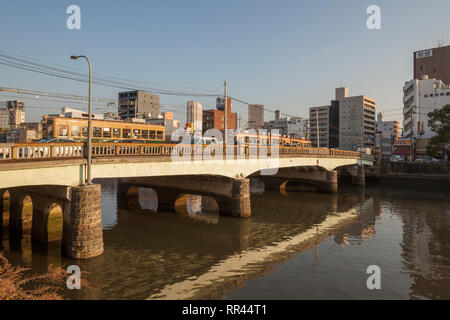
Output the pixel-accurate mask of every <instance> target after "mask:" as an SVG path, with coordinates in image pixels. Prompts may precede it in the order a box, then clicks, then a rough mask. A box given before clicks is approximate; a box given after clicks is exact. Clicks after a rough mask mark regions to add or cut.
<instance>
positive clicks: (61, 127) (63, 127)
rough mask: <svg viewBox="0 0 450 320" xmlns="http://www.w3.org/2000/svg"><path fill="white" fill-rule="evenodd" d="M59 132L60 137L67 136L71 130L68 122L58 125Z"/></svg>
mask: <svg viewBox="0 0 450 320" xmlns="http://www.w3.org/2000/svg"><path fill="white" fill-rule="evenodd" d="M58 134H59V136H60V137H67V135H68V134H69V130H68V129H67V124H60V125H59V126H58Z"/></svg>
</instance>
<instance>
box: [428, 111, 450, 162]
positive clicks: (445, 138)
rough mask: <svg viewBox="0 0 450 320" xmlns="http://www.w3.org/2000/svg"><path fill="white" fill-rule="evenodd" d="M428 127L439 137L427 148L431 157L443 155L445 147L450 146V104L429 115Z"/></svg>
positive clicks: (432, 140) (432, 139) (434, 138)
mask: <svg viewBox="0 0 450 320" xmlns="http://www.w3.org/2000/svg"><path fill="white" fill-rule="evenodd" d="M428 118H429V120H428V126H429V127H430V128H431V130H432V131H433V132H435V133H436V134H437V135H436V136H434V137H433V138H431V141H430V143H429V144H428V146H427V151H428V154H429V155H430V156H437V155H439V154H442V151H443V150H444V146H445V145H450V104H447V105H446V106H444V107H443V108H441V109H437V110H434V111H432V112H429V113H428Z"/></svg>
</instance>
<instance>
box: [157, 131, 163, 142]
mask: <svg viewBox="0 0 450 320" xmlns="http://www.w3.org/2000/svg"><path fill="white" fill-rule="evenodd" d="M156 138H157V139H158V140H162V139H164V137H163V132H162V131H158V132H157V136H156Z"/></svg>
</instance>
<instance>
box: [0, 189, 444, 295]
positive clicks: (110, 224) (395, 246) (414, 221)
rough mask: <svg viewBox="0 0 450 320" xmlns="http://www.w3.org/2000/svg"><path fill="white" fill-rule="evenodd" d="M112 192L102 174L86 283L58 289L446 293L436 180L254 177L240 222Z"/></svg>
mask: <svg viewBox="0 0 450 320" xmlns="http://www.w3.org/2000/svg"><path fill="white" fill-rule="evenodd" d="M116 190H117V184H116V182H115V181H114V180H107V181H102V206H103V225H104V242H105V253H104V255H103V256H101V257H97V258H94V259H92V260H87V261H80V262H77V263H79V264H81V267H82V270H85V271H88V272H89V274H88V275H87V278H88V280H89V283H90V288H83V289H82V290H80V291H77V292H66V293H65V294H66V295H67V297H68V298H73V299H115V298H118V299H147V298H151V299H167V298H169V299H185V298H200V299H203V298H204V299H206V298H236V299H241V298H242V299H264V298H272V299H282V298H284V299H297V298H322V299H323V298H340V299H347V298H356V299H357V298H367V299H371V298H386V299H395V298H432V299H443V298H447V299H449V298H450V282H449V278H450V269H449V268H450V233H449V230H450V199H449V196H448V195H447V194H446V193H444V192H442V191H439V190H443V189H442V188H438V189H437V190H430V191H425V190H423V188H422V189H418V190H416V189H414V188H413V187H412V186H411V185H408V187H407V188H406V187H405V186H381V187H373V188H366V189H358V188H351V187H348V188H346V187H342V188H341V189H340V191H339V193H338V194H319V193H293V192H285V193H284V194H281V193H280V192H264V193H262V190H261V185H260V184H258V183H252V191H256V193H253V195H252V216H251V217H250V218H249V219H236V218H230V217H220V216H219V215H218V210H217V209H218V208H217V203H216V202H215V201H214V200H213V199H211V198H206V197H200V196H196V195H183V196H181V197H180V198H179V199H178V200H177V204H176V209H177V212H178V213H177V214H174V213H165V212H156V211H155V210H156V208H157V197H156V194H155V193H154V192H153V191H152V190H151V189H143V188H140V189H136V190H134V191H133V192H134V193H135V196H136V197H135V198H134V200H136V201H135V206H130V208H132V209H122V208H120V207H119V206H118V205H117V196H116ZM130 199H131V200H132V201H133V197H131V198H130ZM2 244H3V250H4V251H5V252H6V255H7V257H8V258H9V259H10V260H11V261H12V262H13V263H15V264H21V265H25V266H30V267H32V269H33V271H34V272H45V270H48V268H49V265H68V264H72V263H73V261H72V260H69V259H64V258H61V257H60V254H59V251H58V249H57V248H56V247H54V246H53V245H52V246H48V247H47V248H44V250H42V246H36V245H34V244H33V245H31V241H30V239H29V238H26V237H25V238H23V239H21V240H20V242H19V243H15V242H11V241H10V240H9V238H8V233H7V232H6V233H5V232H4V231H3V241H2ZM55 246H57V244H55ZM55 248H56V249H55ZM45 253H47V254H45ZM371 264H377V265H380V267H381V269H382V274H383V281H382V290H381V291H380V292H373V291H369V290H367V288H366V286H365V283H366V279H367V275H366V273H365V268H366V267H367V266H368V265H371Z"/></svg>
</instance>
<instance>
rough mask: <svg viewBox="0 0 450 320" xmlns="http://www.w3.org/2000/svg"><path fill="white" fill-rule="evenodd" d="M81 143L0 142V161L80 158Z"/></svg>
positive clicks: (82, 149) (82, 145)
mask: <svg viewBox="0 0 450 320" xmlns="http://www.w3.org/2000/svg"><path fill="white" fill-rule="evenodd" d="M83 155H84V144H83V143H16V144H9V145H8V144H0V161H2V160H3V161H5V160H55V159H67V158H82V157H83Z"/></svg>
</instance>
